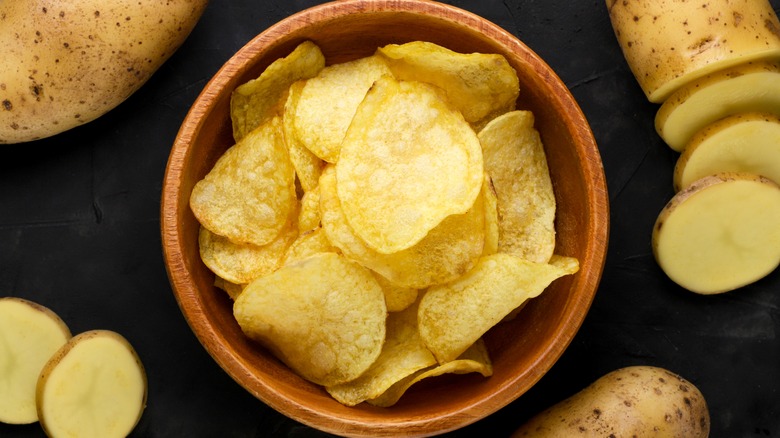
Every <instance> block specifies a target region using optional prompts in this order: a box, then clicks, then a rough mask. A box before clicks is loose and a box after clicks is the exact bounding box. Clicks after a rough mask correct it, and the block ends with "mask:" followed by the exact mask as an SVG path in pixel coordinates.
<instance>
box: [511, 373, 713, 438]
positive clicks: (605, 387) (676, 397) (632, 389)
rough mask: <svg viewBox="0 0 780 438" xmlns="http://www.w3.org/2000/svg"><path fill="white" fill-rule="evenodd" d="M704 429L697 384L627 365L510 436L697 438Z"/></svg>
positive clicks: (703, 407) (703, 408)
mask: <svg viewBox="0 0 780 438" xmlns="http://www.w3.org/2000/svg"><path fill="white" fill-rule="evenodd" d="M709 433H710V415H709V410H708V408H707V403H706V402H705V400H704V397H703V396H702V394H701V392H700V391H699V389H698V388H696V387H695V386H694V385H693V384H692V383H690V382H688V381H687V380H685V379H683V378H682V377H680V376H678V375H677V374H674V373H672V372H670V371H668V370H665V369H663V368H657V367H652V366H632V367H626V368H621V369H618V370H615V371H612V372H611V373H608V374H606V375H604V376H603V377H601V378H599V379H598V380H596V381H595V382H593V383H592V384H591V385H590V386H588V387H587V388H585V389H583V390H582V391H580V392H579V393H577V394H575V395H573V396H572V397H570V398H568V399H566V400H564V401H562V402H560V403H558V404H556V405H555V406H552V407H550V408H549V409H547V410H545V411H543V412H541V413H539V414H538V415H536V416H535V417H533V418H532V419H531V420H530V421H528V422H527V423H526V424H524V425H523V426H522V427H520V428H519V429H517V430H516V431H515V433H514V434H513V435H512V436H513V438H520V437H534V438H551V437H561V438H563V437H601V438H604V437H679V438H699V437H702V438H703V437H707V436H709Z"/></svg>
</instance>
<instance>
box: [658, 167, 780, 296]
mask: <svg viewBox="0 0 780 438" xmlns="http://www.w3.org/2000/svg"><path fill="white" fill-rule="evenodd" d="M652 247H653V253H654V255H655V258H656V261H657V262H658V264H659V265H660V267H661V269H663V271H664V272H665V273H666V274H667V275H668V276H669V278H670V279H672V281H674V282H675V283H677V284H679V285H680V286H682V287H684V288H686V289H688V290H690V291H692V292H696V293H700V294H716V293H722V292H727V291H730V290H733V289H737V288H739V287H742V286H745V285H748V284H750V283H753V282H755V281H757V280H759V279H761V278H763V277H764V276H766V275H767V274H769V273H770V272H772V271H773V270H775V268H777V266H778V264H780V186H778V185H777V184H776V183H774V182H772V181H771V180H769V179H768V178H765V177H762V176H759V175H754V174H746V173H720V174H717V175H711V176H707V177H704V178H702V179H700V180H698V181H696V182H695V183H693V184H691V185H690V186H688V188H686V189H685V190H683V191H681V192H678V193H677V194H676V195H675V196H674V197H673V198H672V200H671V201H669V203H668V204H667V205H666V206H665V207H664V209H663V210H662V211H661V213H660V215H659V216H658V219H657V220H656V223H655V226H654V227H653V237H652Z"/></svg>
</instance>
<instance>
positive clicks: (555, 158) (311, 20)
mask: <svg viewBox="0 0 780 438" xmlns="http://www.w3.org/2000/svg"><path fill="white" fill-rule="evenodd" d="M307 39H309V40H312V41H314V42H315V43H316V44H317V45H318V46H319V47H320V48H321V49H322V51H323V53H324V54H325V56H326V58H327V60H328V63H330V64H332V63H338V62H343V61H347V60H351V59H355V58H357V57H361V56H366V55H370V54H371V53H373V52H374V51H375V50H376V48H377V47H379V46H382V45H385V44H388V43H403V42H408V41H413V40H426V41H430V42H434V43H437V44H440V45H443V46H445V47H448V48H450V49H452V50H455V51H460V52H484V53H500V54H503V55H504V56H505V57H506V58H507V59H508V60H509V62H510V64H511V65H512V66H513V67H514V68H515V69H516V70H517V73H518V76H519V78H520V87H521V92H520V98H519V100H518V108H521V109H529V110H531V111H533V113H534V115H535V118H536V127H537V129H538V130H539V131H540V133H541V136H542V139H543V141H544V144H545V148H546V152H547V158H548V163H549V167H550V171H551V176H552V179H553V184H554V189H555V195H556V198H557V201H558V210H557V216H556V227H557V232H558V239H557V248H556V252H557V253H559V254H563V255H569V256H574V257H577V258H578V259H579V261H580V271H579V272H578V273H577V274H576V275H573V276H567V277H564V278H561V279H559V280H557V281H556V282H554V283H553V285H551V287H550V288H548V290H547V291H546V292H545V293H543V294H542V295H541V296H540V297H539V298H537V299H535V300H532V301H531V302H530V303H529V304H528V305H527V306H526V307H525V308H524V309H523V311H522V312H521V314H520V316H518V317H517V318H515V319H514V320H513V321H511V322H509V323H504V324H501V325H499V326H497V327H495V328H494V329H493V330H491V331H490V332H489V333H488V334H487V335H486V342H487V345H488V348H489V350H490V354H491V359H492V360H493V363H494V375H493V376H491V377H490V378H482V377H481V376H480V377H478V376H471V375H460V376H449V377H448V376H442V377H441V378H437V379H429V380H430V381H427V382H423V383H421V384H420V385H419V386H418V387H413V388H412V389H410V390H409V392H407V394H406V395H404V397H403V398H402V399H401V401H400V402H399V403H398V404H397V405H395V406H393V407H392V408H386V409H383V408H375V407H371V406H368V405H366V404H361V405H359V406H356V407H345V406H342V405H341V404H339V403H338V402H336V401H335V400H333V399H332V398H331V397H330V396H329V395H328V394H327V393H326V392H325V391H324V390H323V389H322V388H320V387H318V386H316V385H313V384H310V383H308V382H306V381H304V380H303V379H301V378H299V377H298V376H297V375H295V374H294V373H292V372H291V371H290V370H289V369H288V368H287V367H286V366H285V365H283V364H282V363H280V362H279V361H277V360H276V359H275V358H274V357H273V356H272V355H271V354H270V353H269V352H267V351H266V350H265V349H263V348H261V347H259V346H258V345H256V344H254V343H253V342H251V341H249V340H248V339H247V338H246V337H245V336H244V335H243V333H242V332H241V330H240V328H239V327H238V325H237V323H236V322H235V320H234V319H233V316H232V306H231V304H232V303H231V301H230V300H229V299H228V297H227V294H225V293H224V292H222V291H220V290H217V289H215V287H214V286H213V280H214V276H213V274H212V273H211V272H210V271H209V270H208V269H207V268H206V267H205V266H204V265H203V264H202V262H201V261H200V257H199V252H198V247H197V245H198V243H197V241H198V239H197V231H198V223H197V221H196V219H195V218H194V216H193V215H192V213H191V211H190V209H189V205H188V202H189V194H190V192H191V190H192V187H193V186H194V184H195V183H196V182H197V181H198V180H200V179H201V178H203V176H204V175H205V174H206V173H207V172H208V171H209V170H210V169H211V167H212V166H213V165H214V163H215V161H216V160H217V158H219V156H220V155H221V154H222V153H223V152H224V151H225V150H226V149H227V148H228V147H229V146H231V145H232V135H231V132H232V131H231V126H230V118H229V100H230V93H231V91H232V90H233V89H234V88H235V87H236V86H238V85H240V84H241V83H244V82H246V81H248V80H250V79H252V78H255V77H257V76H258V75H259V74H260V72H261V71H262V70H263V69H264V68H265V67H266V66H267V65H268V64H270V63H271V62H272V61H274V60H275V59H277V58H280V57H283V56H286V55H287V54H288V53H289V52H290V51H292V49H293V48H294V47H295V46H297V45H298V44H299V43H301V42H302V41H304V40H307ZM607 209H608V206H607V198H606V187H605V181H604V175H603V168H602V165H601V159H600V156H599V154H598V149H597V147H596V144H595V141H594V139H593V136H592V133H591V131H590V129H589V127H588V124H587V122H586V120H585V118H584V116H583V115H582V113H581V111H580V109H579V107H578V106H577V104H576V103H575V101H574V99H573V98H572V97H571V95H570V94H569V92H568V90H567V89H566V87H565V86H564V85H563V84H562V83H561V81H560V80H559V79H558V77H557V76H556V75H555V74H554V73H553V72H552V71H551V70H550V68H549V67H548V66H547V65H546V64H545V63H544V62H543V61H542V60H540V59H539V58H538V57H537V55H536V54H535V53H533V52H532V51H531V50H530V49H529V48H528V47H526V46H525V45H523V44H522V43H521V42H519V41H518V40H517V39H516V38H515V37H514V36H512V35H511V34H509V33H507V32H505V31H504V30H502V29H500V28H499V27H497V26H495V25H493V24H491V23H490V22H487V21H485V20H484V19H482V18H479V17H477V16H475V15H473V14H471V13H468V12H466V11H462V10H460V9H457V8H454V7H451V6H447V5H443V4H439V3H435V2H427V1H358V0H347V1H338V2H332V3H327V4H324V5H320V6H317V7H314V8H311V9H308V10H306V11H303V12H301V13H298V14H296V15H293V16H291V17H289V18H288V19H286V20H283V21H282V22H280V23H278V24H276V25H274V26H272V27H271V28H269V29H267V30H266V31H264V32H263V33H261V34H260V35H258V36H257V37H256V38H254V39H253V40H252V41H250V42H249V43H248V44H247V45H246V46H245V47H244V48H243V49H242V50H240V51H239V52H238V53H237V54H236V55H235V56H234V57H233V58H231V59H230V60H229V61H228V62H227V63H226V64H225V65H224V66H223V68H222V69H221V70H220V71H219V72H218V73H217V74H216V75H215V77H214V78H213V79H212V80H211V81H210V82H209V83H208V84H207V86H206V87H205V89H204V90H203V92H202V94H201V95H200V96H199V98H198V99H197V101H196V102H195V103H194V105H193V107H192V109H191V111H190V113H189V114H188V115H187V117H186V119H185V120H184V123H183V125H182V128H181V130H180V132H179V135H178V137H177V139H176V142H175V144H174V146H173V149H172V151H171V155H170V159H169V163H168V168H167V170H166V175H165V181H164V187H163V198H162V210H161V215H162V216H161V220H162V236H163V244H164V255H165V260H166V264H167V269H168V274H169V278H170V280H171V284H172V287H173V291H174V294H175V296H176V298H177V300H178V303H179V305H180V307H181V309H182V312H183V314H184V316H185V318H186V319H187V321H188V323H189V324H190V326H191V327H192V329H193V331H194V333H195V334H196V336H197V337H198V338H199V340H200V342H201V343H202V344H203V345H204V347H205V348H206V350H207V351H208V352H209V353H210V354H211V355H212V357H213V358H214V359H215V360H216V361H217V362H218V363H219V365H220V366H221V367H222V368H223V369H224V370H225V371H226V372H227V373H228V374H230V375H231V376H232V377H233V378H234V379H235V380H236V381H237V382H238V383H239V384H241V385H242V386H243V387H245V388H246V389H247V390H248V391H250V392H251V393H252V394H254V395H255V396H256V397H258V398H259V399H260V400H262V401H263V402H264V403H266V404H268V405H270V406H271V407H273V408H274V409H276V410H278V411H280V412H281V413H283V414H285V415H287V416H289V417H291V418H294V419H296V420H298V421H300V422H302V423H305V424H308V425H311V426H313V427H315V428H318V429H321V430H325V431H329V432H333V433H338V434H345V435H399V434H407V435H431V434H437V433H441V432H445V431H447V430H452V429H455V428H458V427H461V426H464V425H466V424H469V423H471V422H474V421H476V420H478V419H479V418H482V417H484V416H486V415H489V414H491V413H493V412H495V411H496V410H498V409H500V408H502V407H503V406H505V405H506V404H508V403H509V402H511V401H512V400H514V399H515V398H517V397H518V396H520V395H522V394H523V393H524V392H525V391H527V390H528V389H529V388H530V387H531V386H532V385H533V384H534V383H536V382H537V381H538V380H539V379H540V378H541V377H542V375H544V373H546V372H547V371H548V370H549V368H550V367H551V366H552V365H553V364H554V363H555V361H556V360H557V359H558V358H559V357H560V355H561V354H562V352H563V350H564V349H565V348H566V347H567V346H568V345H569V343H570V341H571V339H572V338H573V336H574V335H575V333H576V331H577V330H578V329H579V327H580V325H581V323H582V320H583V318H584V316H585V314H586V312H587V310H588V308H589V306H590V304H591V302H592V299H593V295H594V294H595V291H596V289H597V285H598V282H599V279H600V276H601V272H602V267H603V263H604V257H605V251H606V241H607V234H608V232H607V229H608V211H607Z"/></svg>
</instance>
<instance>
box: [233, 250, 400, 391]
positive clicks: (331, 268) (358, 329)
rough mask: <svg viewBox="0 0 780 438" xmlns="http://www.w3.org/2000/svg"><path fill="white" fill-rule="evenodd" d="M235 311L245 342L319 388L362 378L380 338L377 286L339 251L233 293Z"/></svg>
mask: <svg viewBox="0 0 780 438" xmlns="http://www.w3.org/2000/svg"><path fill="white" fill-rule="evenodd" d="M233 314H234V316H235V318H236V321H238V324H239V325H240V326H241V329H242V330H243V331H244V333H245V334H246V335H247V336H248V337H250V338H252V339H254V340H256V341H258V342H260V343H262V344H263V345H265V346H266V347H267V348H269V350H271V351H272V352H273V353H274V354H275V355H276V356H277V357H278V358H279V359H280V360H281V361H283V362H284V363H286V364H287V365H288V366H289V367H290V368H292V369H293V370H295V371H296V372H297V373H298V375H300V376H302V377H304V378H306V379H308V380H309V381H311V382H314V383H316V384H319V385H323V386H333V385H338V384H341V383H344V382H348V381H350V380H352V379H355V378H357V377H358V376H360V375H361V374H363V373H364V372H365V371H366V370H367V369H368V368H369V367H370V366H371V364H373V363H374V361H375V360H376V358H377V357H378V356H379V354H380V352H381V350H382V344H383V343H384V340H385V319H386V316H387V308H386V306H385V297H384V294H383V293H382V288H381V287H380V286H379V284H378V283H377V282H376V279H375V278H374V276H373V275H372V274H371V272H370V271H369V270H368V269H365V268H363V267H362V266H360V265H358V264H357V263H354V262H351V261H349V260H347V259H346V258H345V257H343V256H341V255H339V254H336V253H321V254H315V255H312V256H310V257H307V258H305V259H302V260H300V261H298V262H296V263H292V264H288V265H285V266H283V267H282V268H280V269H279V270H277V271H276V272H274V273H273V274H270V275H267V276H265V277H260V278H258V279H257V280H255V281H253V282H252V283H250V284H249V285H248V286H247V287H246V288H244V291H243V292H241V294H240V295H239V296H238V298H237V299H236V301H235V303H234V305H233Z"/></svg>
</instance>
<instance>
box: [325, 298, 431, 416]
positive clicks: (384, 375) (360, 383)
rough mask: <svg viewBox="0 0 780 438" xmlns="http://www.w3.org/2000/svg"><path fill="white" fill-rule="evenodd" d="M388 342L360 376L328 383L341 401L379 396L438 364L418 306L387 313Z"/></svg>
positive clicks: (348, 402)
mask: <svg viewBox="0 0 780 438" xmlns="http://www.w3.org/2000/svg"><path fill="white" fill-rule="evenodd" d="M386 333H387V334H386V339H385V344H384V346H383V347H382V352H381V353H380V354H379V357H378V358H377V360H376V362H374V363H373V365H371V367H370V368H369V369H368V370H366V372H365V373H363V374H362V375H361V376H360V377H358V378H357V379H355V380H351V381H349V382H346V383H342V384H340V385H335V386H330V387H327V388H326V389H327V391H328V393H329V394H330V395H331V396H333V398H335V399H336V400H338V401H339V402H340V403H342V404H344V405H347V406H354V405H356V404H358V403H361V402H363V401H365V400H368V399H372V398H376V397H378V396H379V395H381V394H382V393H384V392H385V390H387V389H388V388H390V387H391V386H392V385H393V384H395V383H396V382H398V381H400V380H402V379H404V378H405V377H407V376H409V375H410V374H412V373H414V372H416V371H418V370H421V369H423V368H427V367H429V366H432V365H435V364H436V358H434V357H433V355H432V354H431V352H430V351H429V350H428V349H427V348H426V347H425V345H424V344H423V342H422V339H420V334H419V332H418V330H417V306H416V305H413V306H410V307H408V308H407V309H406V310H403V311H400V312H395V313H391V314H390V315H388V317H387V332H386Z"/></svg>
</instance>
